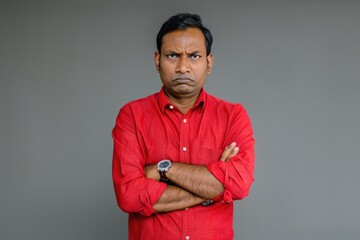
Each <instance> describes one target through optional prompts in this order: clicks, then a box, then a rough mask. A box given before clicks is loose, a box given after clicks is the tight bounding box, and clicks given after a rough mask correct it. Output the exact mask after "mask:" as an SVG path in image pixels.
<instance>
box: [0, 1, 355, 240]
mask: <svg viewBox="0 0 360 240" xmlns="http://www.w3.org/2000/svg"><path fill="white" fill-rule="evenodd" d="M185 11H187V12H196V13H199V14H200V15H201V16H202V18H203V20H204V23H205V25H207V26H208V27H209V28H210V29H211V30H212V32H213V35H214V39H215V41H214V46H213V53H214V55H215V61H216V62H215V67H214V71H213V73H212V75H211V77H210V78H209V79H208V82H207V85H206V89H207V91H208V92H210V93H212V94H214V95H216V96H219V97H221V98H223V99H226V100H229V101H233V102H241V103H242V104H243V105H244V106H245V107H246V108H247V109H248V112H249V114H250V116H251V118H252V121H253V125H254V130H255V137H256V140H257V145H256V149H257V162H256V174H255V178H256V180H255V183H254V185H253V188H252V191H251V195H250V196H249V197H248V198H247V199H245V200H243V201H240V202H237V203H236V212H235V224H234V227H235V231H236V239H239V238H240V239H243V240H247V239H248V240H250V239H255V240H258V239H273V240H289V239H291V240H302V239H314V240H320V239H321V240H322V239H326V240H330V239H332V240H337V239H347V240H351V239H359V236H360V204H359V203H360V191H359V186H358V184H359V183H360V174H359V171H360V161H359V159H360V157H359V156H360V126H359V122H360V121H359V119H360V70H359V69H360V47H359V43H360V2H359V1H347V0H338V1H335V0H333V1H331V0H329V1H325V0H323V1H321V0H314V1H308V0H303V1H300V0H299V1H209V0H204V1H186V0H183V1H142V2H140V1H115V0H105V1H36V0H35V1H25V0H24V1H19V0H12V1H10V0H9V1H4V0H1V1H0V79H1V85H0V93H1V94H0V115H1V118H0V121H1V122H0V151H1V152H0V154H1V155H0V158H1V162H0V194H1V195H0V239H4V240H15V239H16V240H20V239H26V240H32V239H34V240H35V239H36V240H38V239H52V240H57V239H59V240H60V239H87V240H90V239H126V236H127V215H126V214H125V213H123V212H121V211H120V210H119V209H118V207H117V204H116V201H115V197H114V194H113V189H112V179H111V157H112V139H111V129H112V127H113V125H114V120H115V117H116V115H117V112H118V110H119V108H120V107H121V106H122V105H123V104H125V103H126V102H128V101H130V100H133V99H136V98H140V97H144V96H147V95H149V94H151V93H153V92H155V91H158V90H159V89H160V86H161V85H160V80H159V79H158V76H157V73H156V71H155V70H154V65H153V60H152V57H153V51H154V49H155V36H156V33H157V31H158V29H159V27H160V25H161V23H162V22H163V21H164V20H165V19H166V18H168V17H169V16H170V15H172V14H175V13H178V12H185Z"/></svg>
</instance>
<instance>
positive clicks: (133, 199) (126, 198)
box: [112, 105, 166, 216]
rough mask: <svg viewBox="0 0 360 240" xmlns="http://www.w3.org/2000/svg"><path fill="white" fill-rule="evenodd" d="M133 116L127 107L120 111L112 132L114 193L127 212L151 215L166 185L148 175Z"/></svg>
mask: <svg viewBox="0 0 360 240" xmlns="http://www.w3.org/2000/svg"><path fill="white" fill-rule="evenodd" d="M133 116H134V114H133V113H132V111H131V108H130V106H129V105H125V106H124V107H123V108H122V109H120V112H119V115H118V116H117V118H116V125H115V127H114V129H113V131H112V137H113V140H114V152H113V164H112V176H113V182H114V190H115V195H116V199H117V203H118V205H119V207H120V208H121V209H122V210H123V211H124V212H128V213H129V212H137V213H140V214H142V215H144V216H149V215H151V214H153V213H155V210H154V209H153V205H154V204H155V203H156V202H157V200H158V199H159V198H160V196H161V195H162V193H163V192H164V191H165V188H166V184H165V183H161V182H158V181H155V180H153V179H149V178H146V176H145V171H144V167H145V158H144V149H143V148H142V144H141V141H140V140H139V136H138V134H137V132H136V124H135V119H134V117H133Z"/></svg>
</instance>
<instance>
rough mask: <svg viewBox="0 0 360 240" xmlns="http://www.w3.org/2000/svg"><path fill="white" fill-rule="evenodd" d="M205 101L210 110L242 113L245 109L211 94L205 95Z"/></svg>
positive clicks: (238, 104) (240, 105) (239, 104)
mask: <svg viewBox="0 0 360 240" xmlns="http://www.w3.org/2000/svg"><path fill="white" fill-rule="evenodd" d="M206 97H207V101H206V103H207V104H208V106H209V107H210V108H212V109H213V108H217V109H223V110H226V111H244V110H245V108H244V106H243V105H242V104H241V103H234V102H230V101H227V100H224V99H221V98H219V97H215V96H213V95H211V94H208V93H206Z"/></svg>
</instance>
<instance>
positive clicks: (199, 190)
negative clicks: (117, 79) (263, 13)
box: [112, 14, 255, 240]
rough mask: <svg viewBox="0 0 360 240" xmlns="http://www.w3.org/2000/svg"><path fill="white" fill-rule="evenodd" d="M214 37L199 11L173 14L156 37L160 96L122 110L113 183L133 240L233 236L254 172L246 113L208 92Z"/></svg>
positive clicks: (115, 148)
mask: <svg viewBox="0 0 360 240" xmlns="http://www.w3.org/2000/svg"><path fill="white" fill-rule="evenodd" d="M211 44H212V36H211V33H210V31H209V30H208V29H207V28H205V27H204V26H203V25H202V23H201V19H200V17H199V16H198V15H195V14H178V15H175V16H173V17H171V18H169V19H168V20H167V21H166V22H165V23H164V24H163V26H162V27H161V29H160V31H159V33H158V36H157V51H156V52H155V56H154V60H155V66H156V69H157V70H158V72H159V75H160V79H161V81H162V84H163V87H162V88H161V90H160V92H159V93H156V94H153V95H151V96H148V97H146V98H143V99H139V100H135V101H133V102H130V103H128V104H126V105H125V106H123V107H122V108H121V109H120V112H119V115H118V117H117V119H116V125H115V127H114V129H113V132H112V136H113V139H114V155H113V180H114V188H115V194H116V198H117V201H118V204H119V207H120V208H121V209H122V210H123V211H125V212H128V213H129V239H146V240H149V239H156V240H162V239H164V240H165V239H166V240H172V239H207V240H208V239H217V240H219V239H227V240H228V239H233V237H234V232H233V226H232V225H233V207H234V205H233V201H234V200H237V199H243V198H244V197H246V196H247V195H248V192H249V189H250V186H251V184H252V182H253V175H254V144H255V141H254V139H253V130H252V127H251V123H250V120H249V117H248V115H247V113H246V110H245V109H244V108H243V107H242V106H241V105H240V104H232V103H229V102H226V101H223V100H220V99H218V98H216V97H213V96H211V95H209V94H208V93H206V92H205V90H204V89H203V85H204V83H205V81H206V78H207V76H208V74H210V72H211V69H212V66H213V62H214V59H213V55H212V54H211Z"/></svg>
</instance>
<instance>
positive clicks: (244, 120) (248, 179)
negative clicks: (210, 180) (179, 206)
mask: <svg viewBox="0 0 360 240" xmlns="http://www.w3.org/2000/svg"><path fill="white" fill-rule="evenodd" d="M231 142H236V144H237V146H238V147H239V148H240V150H239V153H238V154H237V155H236V156H235V157H232V158H231V159H230V160H229V161H228V162H223V161H217V162H214V163H210V164H208V165H207V168H208V170H209V171H210V172H211V173H212V174H213V175H214V176H215V177H216V178H217V179H218V180H219V181H220V182H221V183H222V184H223V185H224V192H223V193H222V194H220V195H219V196H218V197H217V198H216V199H215V201H224V202H231V201H233V200H238V199H243V198H245V197H246V196H247V195H248V194H249V190H250V187H251V184H252V183H253V181H254V165H255V151H254V148H255V140H254V137H253V129H252V126H251V122H250V118H249V116H248V114H247V112H246V110H245V109H244V108H243V107H242V106H241V105H239V104H237V105H235V107H234V109H233V112H232V114H231V115H230V118H229V127H228V131H227V132H226V136H225V143H227V144H230V143H231Z"/></svg>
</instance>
